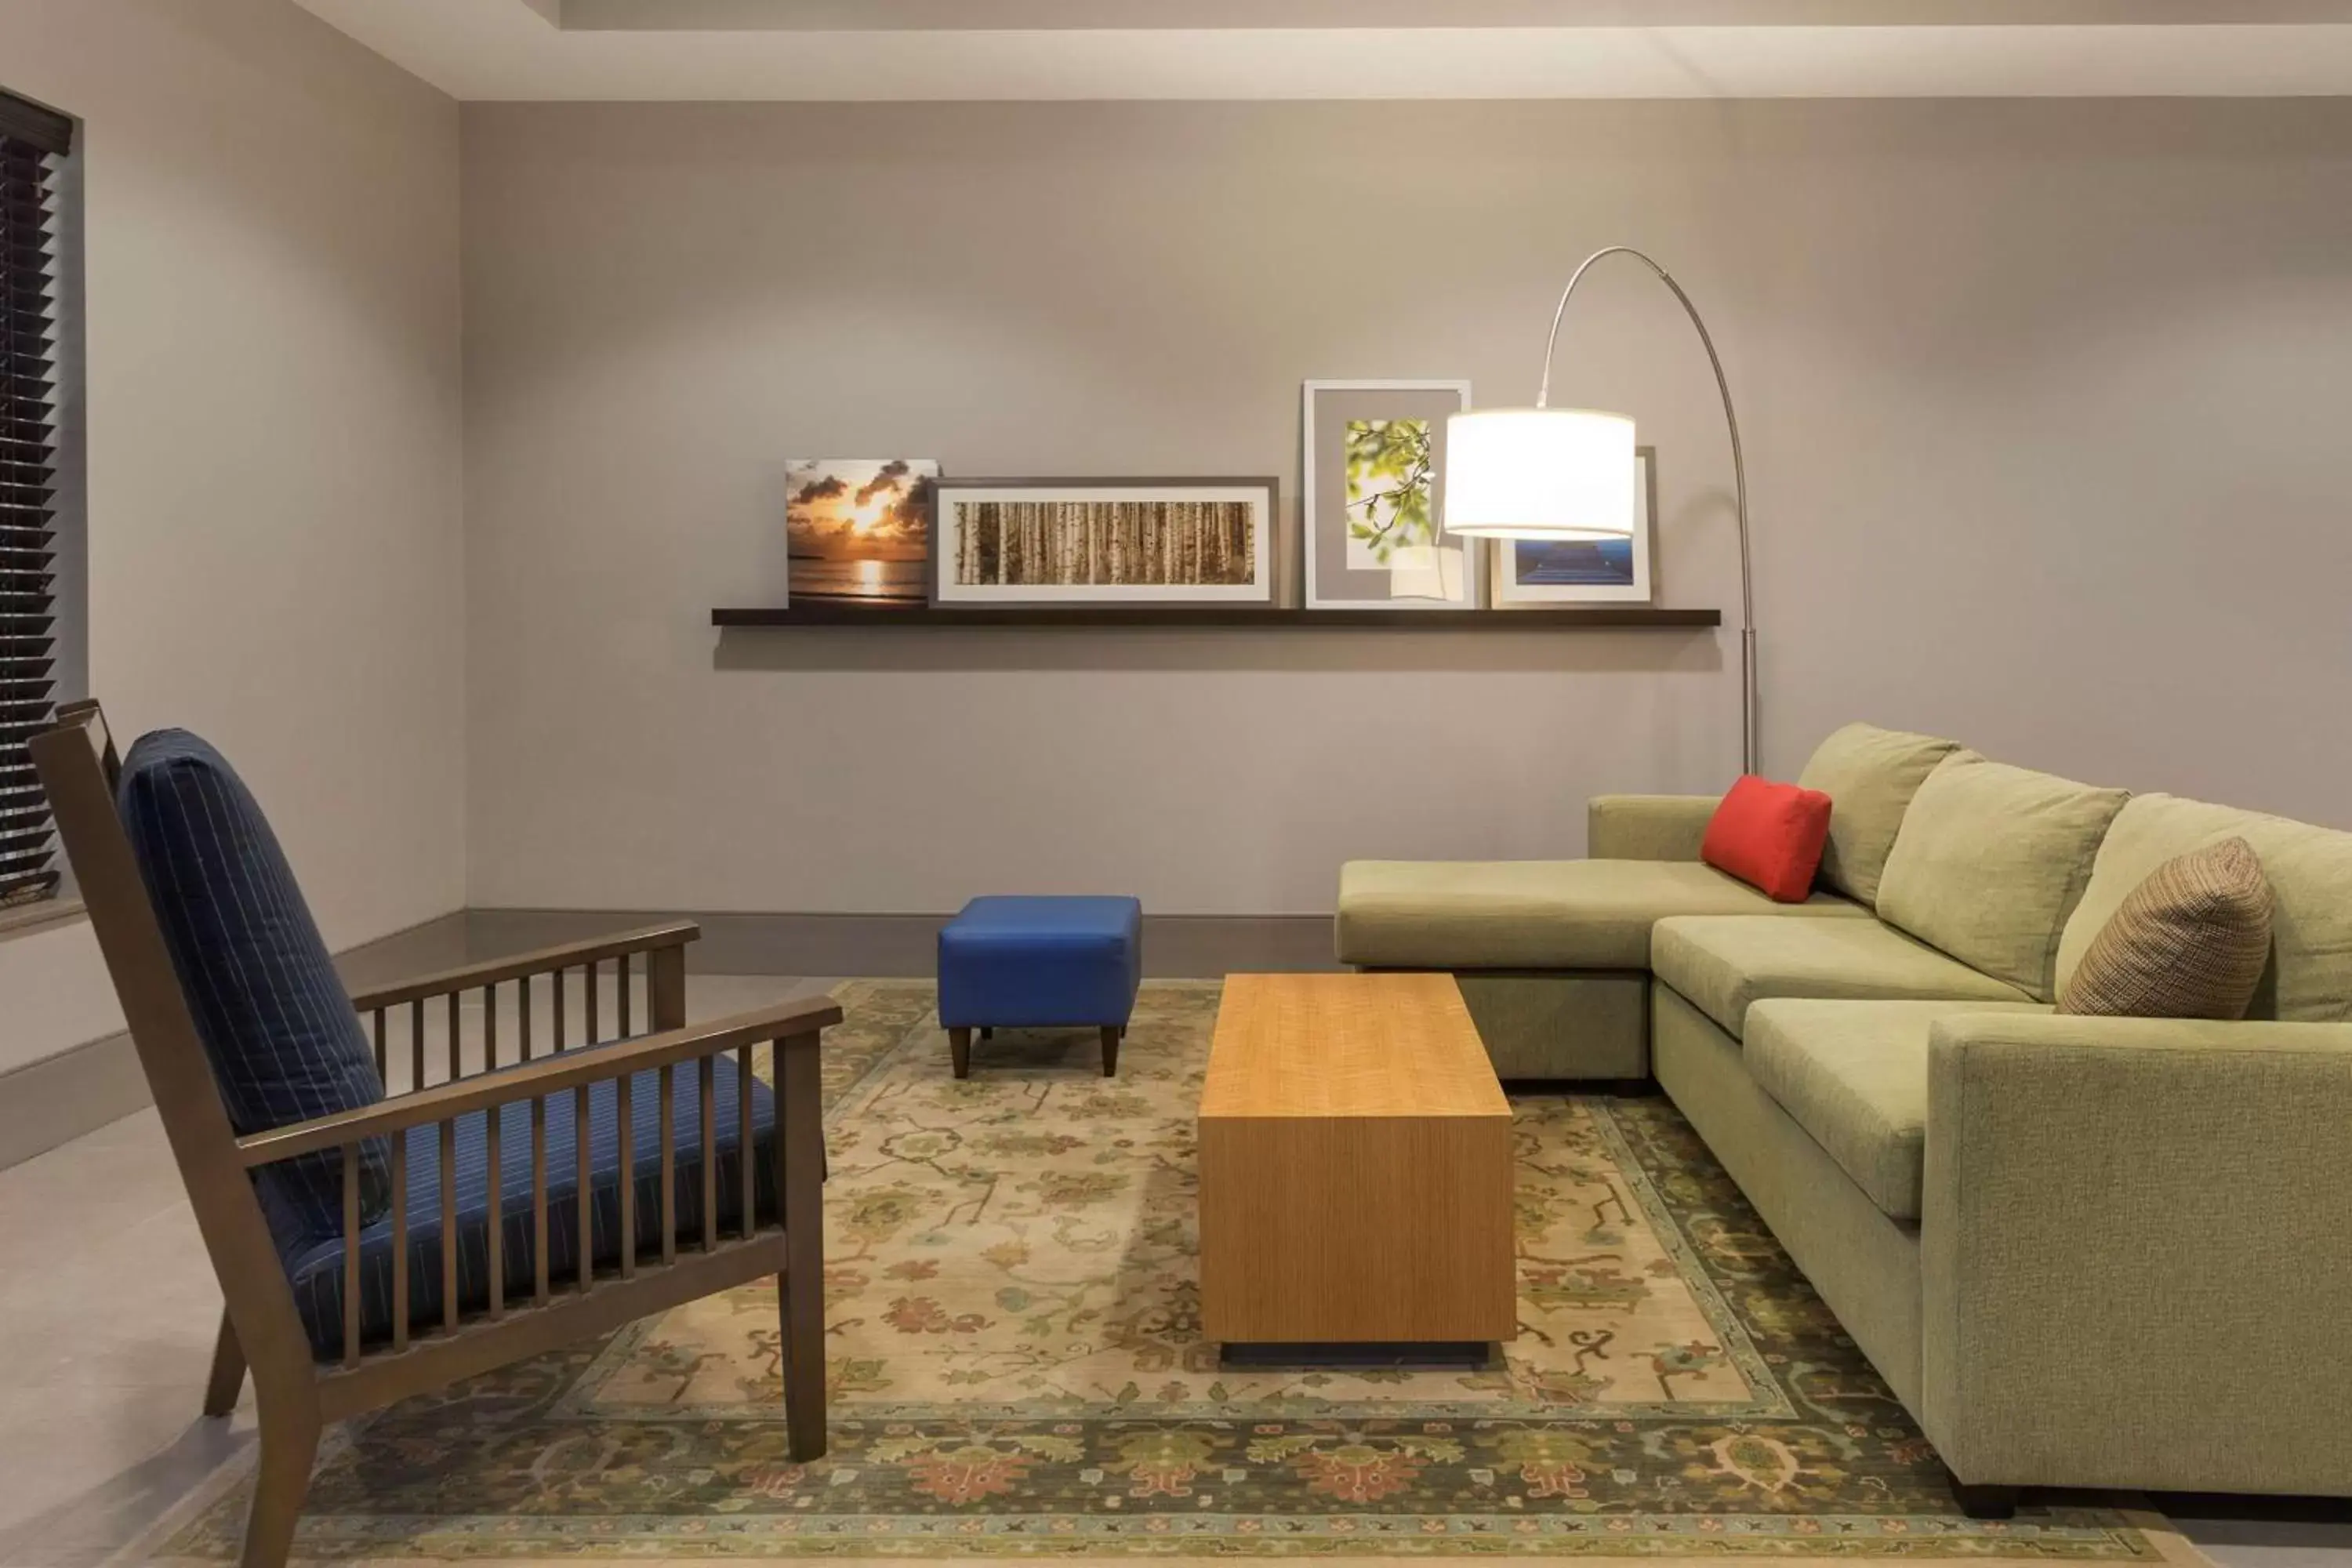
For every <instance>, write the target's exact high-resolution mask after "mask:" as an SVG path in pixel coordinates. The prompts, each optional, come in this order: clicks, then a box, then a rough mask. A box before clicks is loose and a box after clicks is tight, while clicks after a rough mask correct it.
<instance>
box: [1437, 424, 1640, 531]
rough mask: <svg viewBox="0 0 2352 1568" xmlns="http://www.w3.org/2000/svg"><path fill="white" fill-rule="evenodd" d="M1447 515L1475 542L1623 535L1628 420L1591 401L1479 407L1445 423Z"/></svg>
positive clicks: (1628, 500) (1628, 494)
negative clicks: (1586, 403) (1564, 405)
mask: <svg viewBox="0 0 2352 1568" xmlns="http://www.w3.org/2000/svg"><path fill="white" fill-rule="evenodd" d="M1445 443H1446V454H1445V456H1446V466H1445V521H1444V528H1445V531H1446V532H1448V533H1458V534H1462V535H1465V536H1466V537H1469V538H1472V539H1534V540H1547V539H1624V538H1628V537H1630V536H1631V535H1632V533H1633V486H1634V483H1635V468H1634V460H1633V421H1632V420H1631V419H1628V418H1626V417H1625V416H1623V415H1622V414H1603V413H1601V412H1599V411H1598V410H1595V409H1590V408H1486V409H1478V410H1475V411H1474V412H1471V413H1468V414H1456V415H1454V416H1452V417H1451V418H1449V419H1447V420H1446V422H1445Z"/></svg>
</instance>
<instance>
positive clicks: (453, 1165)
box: [441, 1117, 457, 1334]
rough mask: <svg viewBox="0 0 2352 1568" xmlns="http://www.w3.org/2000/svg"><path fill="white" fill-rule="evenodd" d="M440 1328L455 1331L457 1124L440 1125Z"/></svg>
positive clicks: (452, 1119)
mask: <svg viewBox="0 0 2352 1568" xmlns="http://www.w3.org/2000/svg"><path fill="white" fill-rule="evenodd" d="M441 1328H442V1331H444V1332H446V1333H452V1334H454V1333H456V1332H457V1119H456V1118H454V1117H452V1118H451V1119H450V1120H449V1121H444V1122H443V1123H442V1124H441Z"/></svg>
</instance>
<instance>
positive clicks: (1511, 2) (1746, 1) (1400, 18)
mask: <svg viewBox="0 0 2352 1568" xmlns="http://www.w3.org/2000/svg"><path fill="white" fill-rule="evenodd" d="M528 3H529V4H530V5H534V6H536V7H538V8H539V9H540V10H541V12H543V13H550V14H552V13H555V12H558V11H560V13H561V16H562V26H564V27H566V28H569V29H571V30H573V31H577V32H770V31H783V32H852V33H863V32H897V31H901V30H904V29H908V28H921V29H929V30H932V31H939V32H998V31H1005V30H1016V31H1034V30H1048V31H1061V30H1066V29H1078V30H1082V31H1103V30H1123V29H1134V30H1139V31H1146V32H1153V31H1164V32H1195V31H1199V30H1202V29H1204V28H1207V29H1223V28H1244V29H1264V28H1276V27H1321V28H1333V29H1341V30H1346V29H1354V28H1363V27H1687V26H1710V27H1723V26H1738V27H1781V26H1842V27H1879V26H1906V27H1907V26H2076V25H2084V26H2149V25H2161V26H2198V25H2205V24H2211V23H2234V24H2238V25H2258V26H2261V25H2274V24H2284V23H2297V22H2303V23H2326V22H2352V3H2347V0H528Z"/></svg>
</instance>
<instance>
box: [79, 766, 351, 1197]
mask: <svg viewBox="0 0 2352 1568" xmlns="http://www.w3.org/2000/svg"><path fill="white" fill-rule="evenodd" d="M115 804H116V808H117V809H118V810H119V811H120V812H121V816H122V826H123V830H124V832H125V834H126V835H127V836H128V837H129V838H130V840H131V852H132V854H133V856H134V857H135V858H137V860H138V862H139V871H140V876H141V877H142V879H143V880H144V881H145V882H146V884H147V896H148V899H149V900H150V901H151V902H152V904H153V905H154V908H155V918H156V920H157V921H158V923H160V924H161V925H162V927H163V943H164V946H165V947H167V948H168V949H169V950H170V951H171V954H172V966H173V969H174V970H176V971H177V972H178V974H179V980H180V989H181V991H182V992H183V993H184V994H185V995H186V997H187V1001H188V1009H189V1011H190V1013H191V1014H193V1015H194V1019H195V1025H196V1035H197V1037H198V1038H200V1039H201V1040H202V1041H203V1042H204V1047H205V1055H206V1056H207V1057H208V1058H211V1062H212V1069H213V1080H214V1082H215V1083H216V1084H217V1085H218V1086H219V1088H220V1095H221V1100H222V1102H223V1103H224V1104H225V1105H226V1107H227V1110H228V1120H229V1125H230V1126H232V1127H234V1128H235V1129H236V1131H237V1132H238V1133H239V1134H240V1135H242V1134H246V1133H252V1132H260V1131H267V1130H268V1129H269V1128H272V1127H279V1126H283V1125H285V1124H286V1123H288V1122H289V1121H309V1120H310V1119H311V1118H313V1117H319V1116H331V1115H332V1114H334V1113H335V1112H337V1111H341V1110H358V1109H359V1108H361V1107H362V1106H368V1105H373V1104H374V1103H375V1102H376V1101H378V1100H382V1099H383V1079H381V1078H379V1077H378V1076H377V1074H376V1069H375V1061H374V1058H373V1057H372V1056H371V1055H370V1054H369V1050H368V1044H367V1037H365V1036H364V1035H363V1034H362V1033H361V1031H360V1021H359V1016H358V1015H357V1014H356V1013H354V1012H352V1000H351V994H350V993H349V992H347V991H346V990H344V989H343V983H342V979H341V976H340V975H338V974H337V973H335V965H334V962H333V961H332V960H331V958H329V957H328V955H327V944H326V942H323V941H322V940H320V936H319V928H318V925H317V924H316V923H315V922H314V921H312V920H311V919H310V905H308V904H307V903H305V902H304V901H303V900H302V889H300V888H299V887H297V886H296V885H295V882H294V873H293V869H292V868H290V867H289V866H288V865H287V863H286V853H285V851H284V850H282V849H280V848H279V847H278V836H277V835H276V834H274V833H272V832H271V831H270V829H269V822H268V818H267V817H265V816H262V814H261V807H260V805H258V804H257V802H256V801H255V800H254V798H253V794H252V792H251V791H250V790H248V789H247V788H246V787H245V782H244V781H243V780H242V779H239V778H238V777H237V776H236V769H234V768H232V767H230V766H229V765H228V763H227V761H226V759H225V758H224V757H222V756H221V754H220V753H219V752H216V751H215V750H213V748H212V747H210V746H208V745H206V744H205V742H203V741H201V740H199V739H198V738H197V737H195V736H194V735H191V734H189V733H188V732H187V731H184V730H158V731H155V732H154V733H152V734H151V735H145V736H142V737H141V738H140V740H139V742H138V743H137V744H136V745H134V746H132V747H131V754H130V755H129V756H128V757H126V758H124V759H123V763H122V774H121V782H120V784H119V786H118V790H117V795H116V802H115ZM255 1184H256V1185H257V1187H259V1188H261V1189H263V1191H264V1194H265V1202H268V1203H269V1204H271V1205H272V1206H274V1207H275V1208H276V1209H277V1210H278V1213H279V1215H280V1216H281V1220H282V1221H284V1222H287V1223H290V1224H292V1225H294V1226H297V1227H299V1231H300V1233H301V1234H302V1235H304V1236H307V1237H323V1236H330V1235H332V1234H333V1233H334V1232H336V1231H337V1230H339V1229H341V1226H342V1156H341V1153H340V1152H335V1151H328V1152H322V1153H318V1154H309V1155H304V1156H302V1157H301V1158H299V1159H296V1160H289V1161H287V1162H285V1163H281V1164H278V1165H273V1166H270V1167H268V1169H267V1170H266V1171H265V1172H262V1173H257V1176H256V1182H255ZM391 1195H392V1181H391V1162H390V1151H389V1148H388V1147H387V1145H386V1144H385V1142H384V1141H383V1140H382V1139H374V1140H371V1141H370V1142H367V1143H366V1144H364V1145H362V1157H361V1163H360V1200H361V1205H362V1212H363V1213H364V1214H365V1215H368V1216H369V1217H371V1218H373V1217H374V1216H376V1215H382V1214H383V1213H385V1212H386V1211H387V1210H388V1209H389V1207H390V1206H391Z"/></svg>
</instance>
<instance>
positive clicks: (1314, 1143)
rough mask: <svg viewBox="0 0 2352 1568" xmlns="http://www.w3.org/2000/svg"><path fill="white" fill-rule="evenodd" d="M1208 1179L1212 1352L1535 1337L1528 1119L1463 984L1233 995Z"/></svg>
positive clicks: (1206, 1294)
mask: <svg viewBox="0 0 2352 1568" xmlns="http://www.w3.org/2000/svg"><path fill="white" fill-rule="evenodd" d="M1200 1169H1201V1316H1202V1333H1203V1336H1204V1337H1206V1338H1208V1339H1210V1340H1213V1341H1217V1342H1222V1343H1223V1344H1225V1345H1227V1346H1228V1347H1230V1346H1234V1345H1237V1344H1239V1345H1266V1344H1277V1345H1297V1346H1311V1345H1345V1344H1354V1345H1363V1344H1398V1345H1408V1344H1421V1345H1427V1344H1444V1345H1449V1346H1457V1347H1459V1346H1470V1345H1478V1346H1484V1345H1486V1344H1490V1343H1492V1342H1496V1341H1504V1340H1509V1339H1512V1338H1515V1337H1516V1336H1517V1331H1518V1313H1517V1294H1518V1289H1517V1269H1516V1262H1515V1253H1514V1247H1513V1242H1512V1173H1511V1108H1510V1102H1509V1101H1507V1100H1505V1099H1504V1098H1503V1090H1502V1086H1501V1085H1500V1084H1499V1083H1497V1082H1496V1079H1495V1071H1494V1068H1493V1066H1492V1065H1491V1063H1490V1062H1489V1061H1488V1059H1487V1056H1486V1047H1485V1046H1484V1045H1483V1044H1482V1043H1481V1042H1480V1040H1479V1038H1478V1031H1477V1029H1476V1027H1475V1026H1474V1025H1473V1024H1472V1023H1471V1021H1470V1014H1469V1010H1468V1009H1467V1008H1466V1007H1465V1006H1464V1005H1463V1002H1462V994H1461V992H1460V990H1459V989H1458V988H1457V987H1456V986H1455V985H1454V979H1453V977H1452V976H1451V975H1447V974H1236V975H1233V976H1231V977H1229V978H1228V979H1227V980H1226V982H1225V991H1224V997H1223V1003H1222V1004H1221V1005H1220V1007H1219V1010H1218V1014H1217V1032H1216V1037H1215V1040H1214V1043H1213V1046H1212V1047H1211V1049H1210V1053H1209V1069H1208V1078H1207V1081H1206V1082H1205V1084H1204V1085H1203V1087H1202V1093H1201V1110H1200Z"/></svg>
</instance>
